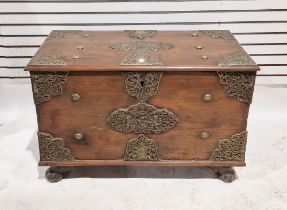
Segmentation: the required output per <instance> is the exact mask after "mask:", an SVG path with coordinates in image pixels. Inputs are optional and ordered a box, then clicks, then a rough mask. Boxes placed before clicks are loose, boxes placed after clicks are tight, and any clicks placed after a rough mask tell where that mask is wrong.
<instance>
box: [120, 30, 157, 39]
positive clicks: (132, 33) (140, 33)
mask: <svg viewBox="0 0 287 210" xmlns="http://www.w3.org/2000/svg"><path fill="white" fill-rule="evenodd" d="M124 32H125V33H126V35H128V36H129V37H131V38H136V39H144V38H147V37H152V36H153V35H154V34H155V33H156V32H157V31H155V30H125V31H124Z"/></svg>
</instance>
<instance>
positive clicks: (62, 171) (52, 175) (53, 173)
mask: <svg viewBox="0 0 287 210" xmlns="http://www.w3.org/2000/svg"><path fill="white" fill-rule="evenodd" d="M72 170H73V167H60V166H53V167H50V168H48V169H47V171H46V179H47V180H48V181H49V182H52V183H54V182H59V181H61V180H62V179H63V178H65V177H67V176H68V175H69V174H70V173H71V172H72Z"/></svg>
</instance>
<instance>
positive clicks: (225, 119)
mask: <svg viewBox="0 0 287 210" xmlns="http://www.w3.org/2000/svg"><path fill="white" fill-rule="evenodd" d="M123 74H125V73H121V72H115V73H105V72H99V73H90V72H82V73H78V72H70V73H68V74H67V76H66V81H65V83H62V84H59V85H60V86H61V88H62V93H61V94H60V95H58V96H53V94H50V98H49V100H48V101H41V100H39V104H38V105H37V113H38V120H39V131H41V132H43V133H49V134H51V135H52V136H53V137H58V138H61V139H62V140H63V143H64V145H65V147H66V148H69V150H70V152H71V154H72V156H73V158H74V159H75V161H76V160H123V159H124V157H125V155H126V149H127V146H128V143H129V141H130V140H131V139H135V138H137V137H138V136H139V134H141V133H143V134H144V135H145V136H146V137H148V138H150V139H153V141H154V142H155V143H156V147H157V152H158V157H159V159H160V160H196V161H201V160H210V159H212V155H213V152H214V151H215V150H216V149H218V144H219V141H220V140H222V139H226V138H230V137H231V136H232V135H234V134H238V133H241V132H243V131H245V129H246V122H247V116H248V109H249V103H246V102H242V101H240V100H239V99H238V98H237V96H238V97H240V95H237V96H236V95H234V96H228V94H227V92H226V91H228V90H227V89H226V88H227V85H224V84H222V81H221V82H220V76H219V75H218V73H217V72H205V73H201V72H197V73H192V72H189V73H188V72H180V73H174V72H164V73H163V74H162V76H161V77H160V78H157V79H158V80H157V81H153V80H152V82H154V83H157V82H158V89H157V88H156V89H157V90H154V89H152V88H151V89H152V90H150V89H149V90H148V91H146V92H149V93H152V94H154V95H153V96H150V97H147V100H146V101H144V102H140V101H139V100H138V99H137V97H135V96H131V95H130V92H129V91H132V90H134V89H133V88H134V86H130V87H128V86H127V83H126V82H127V80H125V76H124V75H123ZM139 74H141V75H144V74H146V73H139ZM147 74H148V73H147ZM32 75H34V76H36V77H37V76H38V77H39V76H40V77H41V76H44V75H45V74H43V73H32ZM251 75H252V74H251ZM44 77H45V76H44ZM143 77H144V76H143ZM250 77H251V78H252V77H253V76H250ZM32 78H33V76H32ZM129 79H130V78H129ZM132 79H133V78H132ZM38 80H39V79H38ZM137 82H138V83H139V84H138V85H142V86H144V85H145V84H144V83H142V82H147V81H146V80H145V79H142V81H136V82H135V83H137ZM152 82H151V83H149V84H148V86H149V87H150V86H151V85H152ZM32 83H34V85H33V86H34V97H35V98H37V93H36V92H35V91H36V90H37V85H39V84H37V79H32ZM132 84H133V83H132ZM156 85H157V84H155V86H156ZM41 87H42V86H41ZM57 87H58V86H57ZM252 90H253V87H252ZM241 91H246V90H244V89H242V90H241ZM39 92H40V91H38V93H39ZM134 92H137V91H136V90H134ZM146 92H144V91H143V90H142V92H140V91H138V93H142V94H141V95H147V93H146ZM239 93H240V91H239V92H238V94H239ZM139 95H140V94H138V96H139ZM75 96H78V98H77V97H75ZM251 96H252V95H251ZM38 98H39V97H38ZM139 98H141V97H139ZM245 98H246V97H245ZM141 104H145V106H144V107H141V109H140V108H138V109H135V111H133V113H131V111H130V110H129V108H130V107H132V106H137V105H141ZM151 105H152V107H150V106H151ZM149 108H152V109H156V110H166V112H168V113H169V114H170V117H169V121H168V120H167V123H170V124H171V126H170V127H169V128H163V127H164V124H163V123H161V122H162V121H164V119H163V118H162V119H159V118H160V116H155V114H154V113H152V114H150V110H149ZM119 109H123V110H125V111H126V112H130V113H128V114H127V115H125V116H124V117H122V116H121V117H122V118H120V117H116V118H115V119H113V120H111V119H110V118H111V114H112V113H114V112H116V111H117V110H119ZM141 112H144V113H143V114H142V113H141ZM131 116H134V118H136V119H131V118H132V117H131ZM154 118H156V120H154ZM111 121H112V122H111ZM126 121H130V122H129V123H130V124H132V126H133V124H135V123H138V124H137V125H138V127H137V128H136V129H132V128H131V129H129V128H126V127H125V126H123V125H125V124H127V123H126ZM147 123H150V126H147V125H146V124H147ZM122 127H124V128H122ZM154 127H156V128H154ZM77 134H82V138H80V139H77V137H76V135H77ZM244 146H245V145H244ZM231 149H232V148H231ZM241 149H244V148H241ZM227 160H228V159H227ZM230 160H232V159H230ZM42 161H49V159H47V160H45V157H44V159H43V160H42ZM52 161H53V160H52ZM238 161H241V162H243V161H244V158H242V157H241V158H240V159H238Z"/></svg>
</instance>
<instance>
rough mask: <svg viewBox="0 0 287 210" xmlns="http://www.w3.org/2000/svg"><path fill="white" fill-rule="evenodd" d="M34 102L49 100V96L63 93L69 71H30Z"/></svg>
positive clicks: (39, 102)
mask: <svg viewBox="0 0 287 210" xmlns="http://www.w3.org/2000/svg"><path fill="white" fill-rule="evenodd" d="M30 73H31V82H32V90H33V96H34V102H35V104H36V105H38V104H41V103H43V102H46V101H49V100H50V99H51V96H58V95H62V94H63V86H64V84H66V82H67V78H68V73H69V72H30Z"/></svg>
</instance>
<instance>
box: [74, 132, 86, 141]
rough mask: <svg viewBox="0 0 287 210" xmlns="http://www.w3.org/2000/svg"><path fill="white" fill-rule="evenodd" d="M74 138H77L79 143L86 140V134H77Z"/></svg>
mask: <svg viewBox="0 0 287 210" xmlns="http://www.w3.org/2000/svg"><path fill="white" fill-rule="evenodd" d="M74 138H75V139H76V140H77V141H79V140H83V139H84V134H82V133H76V134H75V135H74Z"/></svg>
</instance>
